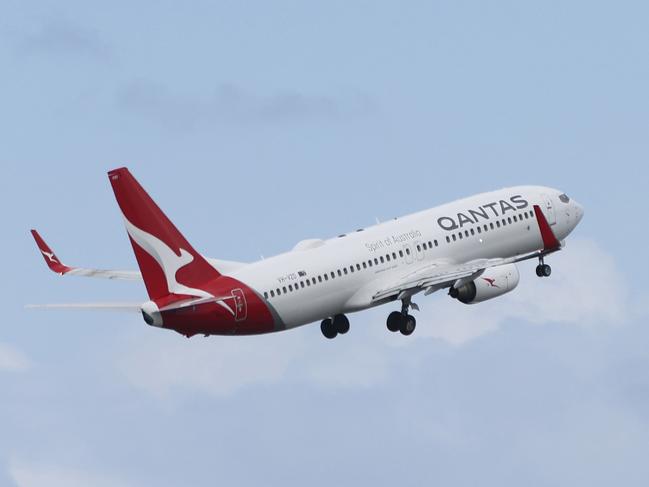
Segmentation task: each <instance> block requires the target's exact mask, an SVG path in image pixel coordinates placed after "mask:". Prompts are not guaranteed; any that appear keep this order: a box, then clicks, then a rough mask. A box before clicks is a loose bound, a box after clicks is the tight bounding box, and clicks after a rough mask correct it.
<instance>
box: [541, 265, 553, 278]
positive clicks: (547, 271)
mask: <svg viewBox="0 0 649 487" xmlns="http://www.w3.org/2000/svg"><path fill="white" fill-rule="evenodd" d="M551 274H552V267H550V266H549V265H548V264H545V265H544V266H543V277H550V275H551Z"/></svg>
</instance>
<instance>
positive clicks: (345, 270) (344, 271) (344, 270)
mask: <svg viewBox="0 0 649 487" xmlns="http://www.w3.org/2000/svg"><path fill="white" fill-rule="evenodd" d="M343 273H344V274H345V275H347V267H345V268H344V269H343Z"/></svg>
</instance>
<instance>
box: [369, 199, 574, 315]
mask: <svg viewBox="0 0 649 487" xmlns="http://www.w3.org/2000/svg"><path fill="white" fill-rule="evenodd" d="M534 212H535V213H536V218H537V221H538V224H539V230H540V232H541V238H542V241H543V248H542V249H540V250H538V251H535V252H532V253H529V254H522V255H517V256H514V257H507V258H495V259H476V260H473V261H469V262H465V263H452V262H448V261H438V262H433V263H431V264H429V265H427V266H424V267H420V268H418V269H416V270H415V271H412V272H410V273H408V274H406V275H404V276H402V277H401V278H398V279H397V280H395V281H394V282H392V283H388V284H387V285H385V284H386V283H384V286H383V287H382V288H381V289H379V290H378V291H377V292H376V293H375V294H373V295H372V302H373V303H376V302H377V301H383V300H386V299H395V298H398V299H402V298H404V297H406V296H412V295H413V294H416V293H418V292H420V291H424V293H425V294H430V293H433V292H435V291H437V290H439V289H443V288H446V287H450V286H454V287H460V286H462V285H463V284H466V283H467V282H471V281H473V280H474V279H476V278H477V277H479V276H480V275H481V274H482V273H483V272H484V271H485V270H486V269H489V268H490V267H496V266H500V265H504V264H512V263H515V262H521V261H523V260H528V259H535V258H538V257H542V256H544V255H547V254H549V253H551V252H556V251H557V250H560V249H561V243H560V242H559V241H558V240H557V238H556V237H555V235H554V233H553V232H552V229H551V228H550V225H549V224H548V222H547V220H546V219H545V216H544V215H543V212H542V211H541V209H540V208H539V206H538V205H534Z"/></svg>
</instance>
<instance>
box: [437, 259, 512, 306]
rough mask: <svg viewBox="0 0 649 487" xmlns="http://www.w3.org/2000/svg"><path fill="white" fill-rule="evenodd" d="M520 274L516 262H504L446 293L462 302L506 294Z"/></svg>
mask: <svg viewBox="0 0 649 487" xmlns="http://www.w3.org/2000/svg"><path fill="white" fill-rule="evenodd" d="M519 280H520V274H519V272H518V267H516V264H505V265H501V266H497V267H491V268H489V269H487V270H486V271H485V272H484V273H483V274H482V275H481V276H480V277H477V278H476V279H474V280H473V281H471V282H468V283H466V284H463V285H462V286H460V287H458V288H455V287H451V289H450V290H449V292H448V294H449V295H450V296H451V297H452V298H454V299H457V300H458V301H460V302H461V303H464V304H475V303H481V302H482V301H487V300H488V299H493V298H497V297H498V296H502V295H503V294H507V293H508V292H509V291H512V290H513V289H514V288H516V286H518V281H519Z"/></svg>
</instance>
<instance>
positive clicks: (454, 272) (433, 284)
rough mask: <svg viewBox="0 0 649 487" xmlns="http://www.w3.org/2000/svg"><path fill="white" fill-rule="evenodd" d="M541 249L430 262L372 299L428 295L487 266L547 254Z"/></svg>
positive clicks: (475, 275)
mask: <svg viewBox="0 0 649 487" xmlns="http://www.w3.org/2000/svg"><path fill="white" fill-rule="evenodd" d="M547 253H548V252H545V251H543V250H539V251H538V252H533V253H530V254H526V255H520V256H516V257H509V258H497V259H476V260H473V261H470V262H466V263H462V264H453V263H448V262H441V261H440V262H433V263H432V264H429V265H427V266H425V267H421V268H419V269H417V270H416V271H413V272H410V273H408V274H406V275H405V276H403V277H401V278H399V279H398V280H396V281H395V282H393V283H391V284H389V285H387V286H385V287H383V288H382V289H380V290H379V291H377V292H376V293H375V294H374V295H373V296H372V302H377V301H383V300H385V299H388V298H398V299H401V298H402V297H404V296H406V295H413V294H416V293H418V292H420V291H424V293H425V294H430V293H433V292H435V291H438V290H439V289H443V288H446V287H450V286H455V287H459V286H461V285H462V284H465V283H467V282H471V281H473V280H474V279H476V278H478V277H479V276H480V275H481V274H482V273H483V272H484V271H485V270H486V269H489V268H490V267H496V266H500V265H504V264H511V263H514V262H520V261H523V260H527V259H534V258H538V257H541V256H542V255H545V254H547Z"/></svg>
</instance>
